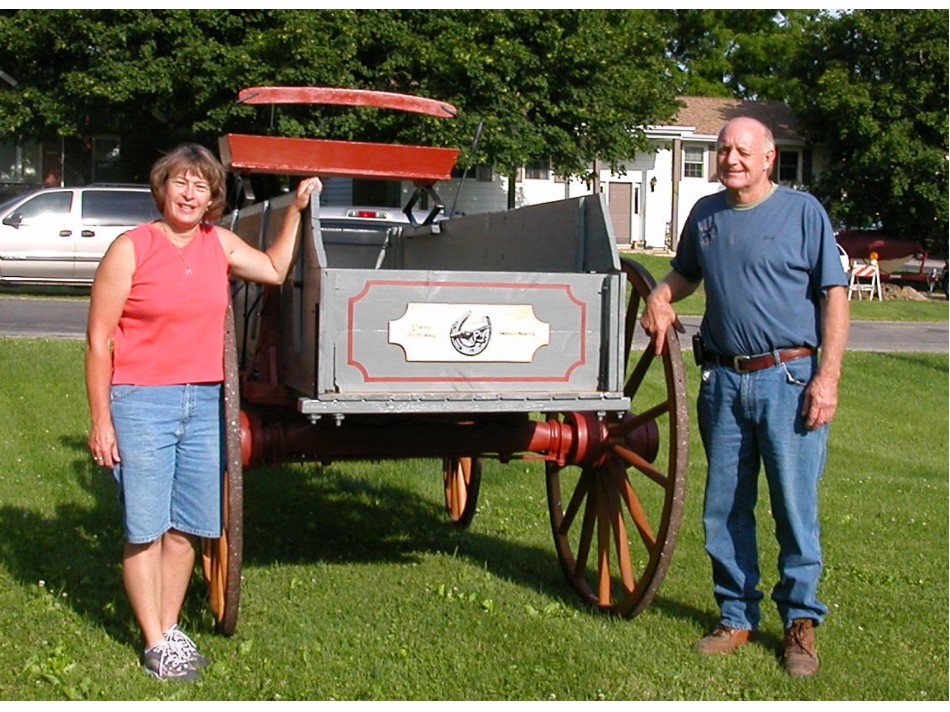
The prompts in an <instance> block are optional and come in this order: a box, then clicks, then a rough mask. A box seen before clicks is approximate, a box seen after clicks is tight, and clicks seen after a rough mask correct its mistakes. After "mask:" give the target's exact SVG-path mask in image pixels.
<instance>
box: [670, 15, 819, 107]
mask: <svg viewBox="0 0 950 712" xmlns="http://www.w3.org/2000/svg"><path fill="white" fill-rule="evenodd" d="M658 16H659V20H660V22H661V23H662V26H663V29H664V36H665V37H666V38H667V42H666V45H667V52H668V54H669V56H670V57H672V58H673V59H674V60H675V61H676V74H675V77H674V80H675V81H676V82H677V85H678V86H677V91H678V93H680V94H685V95H688V96H717V97H735V98H738V99H771V100H776V101H784V100H786V99H787V98H788V96H787V94H788V91H789V84H790V82H791V80H792V78H793V75H792V60H793V58H794V56H795V54H796V50H797V47H798V46H799V43H800V40H801V36H802V33H803V32H804V31H805V28H806V27H807V25H808V24H809V22H810V20H811V19H812V18H814V17H815V13H814V12H809V11H804V10H748V9H745V10H724V9H718V10H695V9H693V10H672V9H670V10H661V11H659V13H658Z"/></svg>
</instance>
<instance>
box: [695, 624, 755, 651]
mask: <svg viewBox="0 0 950 712" xmlns="http://www.w3.org/2000/svg"><path fill="white" fill-rule="evenodd" d="M750 640H755V631H754V630H740V629H739V628H730V627H729V626H726V625H722V624H721V623H720V624H719V625H717V626H716V629H715V630H714V631H713V632H712V633H710V634H709V635H707V636H706V637H705V638H701V639H700V640H697V641H696V644H695V645H694V646H693V647H694V648H696V650H697V651H699V652H700V653H702V654H703V655H725V654H726V653H731V652H732V651H733V650H735V649H736V648H738V647H739V646H740V645H744V644H745V643H748V642H749V641H750Z"/></svg>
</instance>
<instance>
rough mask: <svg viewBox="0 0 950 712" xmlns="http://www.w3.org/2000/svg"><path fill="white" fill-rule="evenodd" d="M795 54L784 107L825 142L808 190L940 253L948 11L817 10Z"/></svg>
mask: <svg viewBox="0 0 950 712" xmlns="http://www.w3.org/2000/svg"><path fill="white" fill-rule="evenodd" d="M813 29H814V33H813V34H811V35H810V39H809V40H807V41H806V42H805V43H804V44H803V46H802V47H801V50H800V52H798V53H797V55H796V60H795V74H796V76H798V78H799V79H798V88H797V93H796V97H795V101H794V107H795V109H796V111H797V113H798V116H799V117H800V120H801V123H802V127H803V129H804V131H805V133H806V135H807V136H808V137H809V138H810V139H811V140H812V141H813V142H814V143H816V144H820V145H821V146H823V147H824V148H825V149H826V150H827V151H828V159H829V160H828V164H827V165H826V166H825V168H824V170H823V171H822V172H821V174H820V176H819V178H818V181H817V183H816V184H815V185H814V186H813V190H814V192H815V193H816V194H817V195H818V197H819V198H821V199H822V200H823V201H824V202H825V204H826V205H827V206H828V208H829V210H830V211H831V213H832V216H833V218H835V219H836V220H838V221H840V222H842V223H844V224H846V225H849V226H853V227H866V226H873V225H878V224H880V225H881V226H882V227H883V229H884V230H885V231H886V232H888V233H890V234H893V235H895V236H899V237H903V238H909V239H916V240H920V241H922V242H923V243H924V244H925V245H926V246H927V247H928V248H929V249H930V250H931V251H934V252H937V253H942V254H946V251H947V233H948V215H947V213H948V209H947V194H948V171H947V148H948V146H947V137H948V115H947V106H948V92H947V82H948V76H947V63H948V52H947V36H948V15H947V12H946V11H944V10H901V11H895V10H884V11H877V10H858V11H854V12H848V13H843V14H840V15H835V16H830V15H829V16H825V17H823V18H822V19H821V21H820V22H816V23H815V24H814V28H813Z"/></svg>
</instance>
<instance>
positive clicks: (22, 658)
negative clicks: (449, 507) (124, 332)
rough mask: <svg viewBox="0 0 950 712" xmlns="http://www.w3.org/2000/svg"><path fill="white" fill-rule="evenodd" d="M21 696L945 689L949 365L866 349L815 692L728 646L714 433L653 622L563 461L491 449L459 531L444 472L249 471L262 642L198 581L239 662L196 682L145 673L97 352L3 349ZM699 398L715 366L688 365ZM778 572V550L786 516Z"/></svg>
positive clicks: (2, 571)
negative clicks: (571, 526)
mask: <svg viewBox="0 0 950 712" xmlns="http://www.w3.org/2000/svg"><path fill="white" fill-rule="evenodd" d="M0 364H3V366H2V371H0V373H2V376H3V378H2V379H0V404H2V406H0V407H2V423H3V431H4V437H3V438H2V441H0V631H2V634H0V700H39V699H52V700H59V699H88V700H121V699H130V700H149V699H161V700H210V699H220V700H277V699H288V700H296V699H323V700H329V699H336V700H365V699H379V700H398V699H412V700H416V699H419V700H422V699H433V700H435V699H446V700H464V699H475V700H505V699H507V700H511V699H517V700H523V699H527V700H598V699H606V700H727V699H728V700H732V699H737V700H739V699H741V700H776V699H787V700H798V699H816V700H819V699H820V700H835V699H851V700H945V699H947V696H948V649H947V629H948V603H947V602H948V576H947V572H948V535H947V523H948V506H947V505H948V488H947V484H948V482H947V465H948V448H947V441H948V419H947V402H948V391H947V372H948V359H947V355H945V354H940V355H934V354H926V355H925V354H858V353H854V354H849V355H848V358H847V361H846V369H845V375H844V381H843V384H842V405H841V410H840V413H839V415H838V418H837V420H836V421H835V424H834V427H833V431H832V437H831V449H830V453H829V461H828V467H827V470H826V474H825V478H824V481H823V484H822V506H823V510H822V527H823V534H824V541H825V547H826V560H827V567H826V572H825V575H824V578H823V582H822V587H821V595H822V598H823V600H824V601H825V602H826V603H827V604H828V605H829V607H830V609H831V613H830V615H829V617H828V619H827V621H826V623H825V625H824V626H822V627H821V628H820V629H819V650H820V653H821V657H822V665H823V667H822V671H821V673H820V674H819V676H818V677H817V678H814V679H811V680H805V681H802V680H793V679H790V678H788V677H787V676H786V675H785V673H784V672H783V671H782V670H781V668H780V666H779V664H778V662H777V655H778V651H779V646H780V641H781V634H782V631H781V623H780V621H779V620H778V617H777V615H776V613H775V611H774V608H773V607H772V606H771V605H768V604H767V605H766V606H765V608H764V612H765V615H764V621H763V638H762V641H761V643H760V644H756V645H750V646H746V647H745V648H743V649H742V650H741V651H739V652H738V653H737V654H736V655H734V656H730V657H728V658H717V659H704V658H701V657H699V656H697V655H696V654H694V653H693V651H692V650H691V648H690V646H691V644H692V642H693V641H694V640H695V639H696V638H698V637H700V636H701V635H703V634H704V633H705V632H706V631H707V629H709V628H710V626H711V625H713V624H714V623H715V621H716V610H715V606H714V603H713V600H712V595H711V592H710V583H709V570H708V569H709V567H708V563H707V561H706V558H705V554H704V552H703V550H702V534H701V527H700V521H699V513H700V500H701V493H702V483H703V477H704V475H703V472H704V457H703V455H702V448H701V446H700V445H699V440H698V437H697V436H696V432H695V425H693V426H692V430H693V432H692V435H691V458H690V466H689V475H688V476H689V482H688V488H687V489H688V492H687V500H686V512H685V516H684V520H683V527H682V530H681V533H680V536H679V539H678V543H677V550H676V553H675V555H674V557H673V563H672V566H671V569H670V572H669V574H668V575H667V577H666V580H665V581H664V584H663V587H662V588H661V590H660V594H659V596H658V597H657V599H656V600H655V601H654V602H653V604H652V605H651V606H650V607H649V608H648V609H647V610H646V611H645V612H644V613H643V614H641V615H640V616H638V617H637V618H635V619H633V620H617V619H611V618H608V617H605V616H603V615H601V614H598V613H596V612H594V611H591V610H589V609H588V608H586V607H585V606H584V605H582V604H580V603H579V601H578V600H577V598H576V597H575V595H574V592H573V590H572V589H571V588H570V587H569V586H568V585H567V584H566V583H565V581H564V578H563V575H562V573H561V570H560V568H559V565H558V563H557V560H556V556H555V553H554V547H553V543H552V540H551V533H550V529H549V525H548V520H547V505H546V500H545V494H544V476H543V468H542V467H541V466H540V465H539V464H538V463H528V462H512V463H509V464H505V465H502V464H499V463H494V462H487V463H486V464H485V472H484V475H483V483H482V493H481V496H480V499H479V508H478V514H477V515H476V517H475V519H474V521H473V523H472V525H471V527H470V529H468V530H465V531H462V530H458V529H456V528H454V527H453V526H451V525H450V524H448V523H447V522H446V520H445V517H444V513H443V503H442V494H441V477H440V474H439V472H440V470H439V465H438V463H435V462H429V461H424V462H423V461H405V462H401V461H383V462H378V463H346V464H334V465H330V466H327V467H319V466H316V465H294V466H287V467H281V468H269V469H262V470H257V471H251V472H248V473H246V476H245V498H244V501H245V510H246V511H245V535H244V541H245V550H246V553H245V557H246V559H245V566H244V571H243V573H244V580H243V584H242V606H241V614H240V619H239V621H238V626H237V631H236V633H235V635H234V636H232V637H230V638H226V637H223V636H219V635H216V634H214V633H213V632H212V628H213V625H212V620H211V615H210V612H209V609H208V607H207V605H206V603H205V599H204V593H203V582H202V581H201V578H200V576H199V575H197V574H196V576H195V582H194V585H193V586H192V589H191V591H190V594H189V597H188V599H187V601H186V605H185V609H184V624H185V627H186V629H187V630H189V632H192V633H193V634H194V637H195V638H196V640H197V642H198V643H199V645H200V647H201V648H202V650H203V652H205V653H206V654H207V655H208V656H209V657H210V658H211V659H212V661H213V665H212V666H211V667H210V668H209V669H208V670H207V672H206V674H205V675H204V677H203V678H202V679H201V680H200V681H198V682H196V683H192V684H176V683H160V682H157V681H153V680H151V679H150V678H148V677H146V676H145V674H144V673H143V672H142V670H141V668H140V666H139V662H138V658H137V656H138V650H139V639H138V633H137V629H136V626H135V624H134V622H133V619H132V616H131V613H130V611H129V607H128V604H127V602H126V599H125V594H124V591H123V588H122V583H121V571H120V567H119V557H120V554H121V549H122V542H121V529H120V525H119V509H118V505H117V502H116V497H115V490H114V487H113V484H112V482H111V478H110V476H109V475H108V474H105V473H104V472H102V471H100V470H96V469H95V468H93V467H92V463H91V461H90V458H89V456H88V453H87V451H86V448H85V445H84V440H85V433H86V425H87V416H86V406H85V398H84V393H83V384H82V345H81V343H79V342H76V341H44V340H14V339H0ZM687 374H688V386H689V391H690V403H692V399H693V393H694V389H695V385H696V383H695V381H696V378H695V376H696V373H695V371H694V370H693V369H691V368H688V369H687ZM759 520H760V529H761V532H760V535H761V548H762V550H763V562H762V565H763V585H764V587H765V590H766V591H767V590H768V588H769V587H771V585H772V584H773V583H774V580H775V573H774V570H773V569H774V564H773V562H774V560H775V547H774V545H773V543H772V538H771V535H770V524H769V517H768V511H767V508H766V507H765V506H764V505H763V506H762V507H761V512H760V517H759Z"/></svg>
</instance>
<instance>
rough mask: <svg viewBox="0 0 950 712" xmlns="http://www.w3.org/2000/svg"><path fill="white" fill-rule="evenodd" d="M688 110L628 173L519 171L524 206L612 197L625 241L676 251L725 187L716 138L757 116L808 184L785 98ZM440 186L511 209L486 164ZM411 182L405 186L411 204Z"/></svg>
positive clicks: (691, 104)
mask: <svg viewBox="0 0 950 712" xmlns="http://www.w3.org/2000/svg"><path fill="white" fill-rule="evenodd" d="M679 98H680V101H681V102H682V108H681V109H680V111H679V113H678V114H677V117H676V119H675V121H674V122H673V123H672V124H670V125H669V126H651V127H649V128H648V129H647V131H646V133H647V136H648V137H649V139H650V143H651V144H652V146H653V147H654V150H653V152H650V153H645V154H642V155H639V154H638V155H637V156H634V157H633V158H631V159H629V160H627V161H623V162H622V164H623V166H624V168H625V170H624V172H623V174H621V175H617V174H614V173H611V171H610V170H609V169H607V168H604V169H601V170H599V171H597V173H598V175H599V178H600V179H599V183H594V184H593V185H590V186H588V185H587V184H586V183H584V182H583V181H580V180H571V181H565V180H564V179H563V178H559V177H557V176H555V175H553V173H552V172H551V170H550V169H549V167H548V165H547V164H546V163H545V162H537V163H535V164H532V165H529V166H525V167H524V169H523V170H522V171H520V172H519V175H518V176H517V183H516V202H517V207H521V206H523V205H534V204H537V203H544V202H548V201H552V200H561V199H563V198H571V197H576V196H580V195H590V194H591V193H592V192H593V191H594V190H599V191H600V192H601V193H603V194H604V195H605V196H606V200H607V204H608V206H609V210H610V217H611V222H612V224H613V230H614V237H615V240H616V242H617V244H618V245H622V246H636V247H649V248H670V247H673V246H674V245H675V244H676V241H677V239H678V237H679V232H680V229H681V227H682V225H683V223H684V222H685V220H686V217H687V215H688V214H689V211H690V209H691V208H692V206H693V204H694V203H695V202H696V201H697V200H698V199H699V198H701V197H702V196H704V195H708V194H710V193H714V192H715V191H717V190H719V189H720V188H721V186H720V184H719V182H718V180H717V178H716V161H715V157H716V136H717V134H718V133H719V129H720V128H721V127H722V125H723V124H724V123H726V121H728V120H729V119H731V118H735V117H737V116H752V117H755V118H757V119H759V120H760V121H762V122H763V123H765V124H766V125H767V126H769V127H770V128H771V129H772V132H773V134H774V135H775V142H776V148H777V151H778V156H777V159H776V162H775V175H774V179H775V180H776V181H777V182H780V183H783V184H785V185H791V186H802V185H805V184H807V183H808V182H809V180H810V178H811V175H812V173H813V171H814V170H815V166H814V165H813V154H812V148H811V147H810V146H808V145H806V144H805V142H804V141H803V140H802V138H801V137H800V136H799V134H798V133H797V131H796V121H795V116H794V114H793V113H792V111H791V109H790V108H789V107H788V106H786V105H785V104H782V103H779V102H766V101H740V100H736V99H721V98H710V97H690V96H684V97H679ZM459 183H460V180H459V179H453V180H451V181H446V182H444V183H440V184H438V185H437V186H436V189H437V191H438V193H439V196H440V197H441V198H442V199H443V201H444V202H445V204H446V206H447V210H452V208H453V207H454V209H455V210H456V211H458V212H461V213H466V214H472V213H481V212H490V211H496V210H504V209H505V208H506V206H507V196H508V179H507V178H506V177H505V176H501V175H499V174H497V173H494V172H492V171H490V170H487V169H485V168H483V167H480V168H479V169H478V170H472V171H469V174H468V175H467V176H466V177H465V180H464V182H462V185H461V190H459ZM411 194H412V186H411V185H409V184H406V185H405V186H404V187H403V197H404V201H403V204H405V202H407V201H408V200H409V198H410V196H411Z"/></svg>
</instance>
